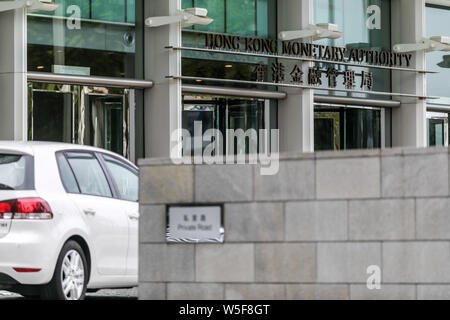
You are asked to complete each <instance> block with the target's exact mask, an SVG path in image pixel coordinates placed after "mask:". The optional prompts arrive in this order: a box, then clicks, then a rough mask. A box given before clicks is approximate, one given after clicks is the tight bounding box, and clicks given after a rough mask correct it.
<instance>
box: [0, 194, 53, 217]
mask: <svg viewBox="0 0 450 320" xmlns="http://www.w3.org/2000/svg"><path fill="white" fill-rule="evenodd" d="M11 219H14V220H50V219H53V213H52V210H51V209H50V206H49V205H48V203H47V202H46V201H45V200H43V199H41V198H24V199H14V200H7V201H1V202H0V220H11Z"/></svg>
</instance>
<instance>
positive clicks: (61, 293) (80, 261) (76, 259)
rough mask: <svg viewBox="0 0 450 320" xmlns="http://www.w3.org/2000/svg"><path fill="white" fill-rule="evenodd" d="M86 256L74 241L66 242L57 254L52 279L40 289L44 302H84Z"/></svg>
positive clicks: (86, 276) (86, 273) (87, 275)
mask: <svg viewBox="0 0 450 320" xmlns="http://www.w3.org/2000/svg"><path fill="white" fill-rule="evenodd" d="M88 272H89V270H88V266H87V260H86V256H85V254H84V251H83V249H82V248H81V246H80V245H79V244H78V243H77V242H75V241H68V242H67V243H66V244H65V245H64V247H63V248H62V250H61V253H60V254H59V257H58V261H57V263H56V267H55V272H54V274H53V278H52V280H51V281H50V283H49V284H47V285H45V286H43V287H42V288H41V298H42V299H44V300H84V298H85V296H86V290H87V282H88V278H89V274H88Z"/></svg>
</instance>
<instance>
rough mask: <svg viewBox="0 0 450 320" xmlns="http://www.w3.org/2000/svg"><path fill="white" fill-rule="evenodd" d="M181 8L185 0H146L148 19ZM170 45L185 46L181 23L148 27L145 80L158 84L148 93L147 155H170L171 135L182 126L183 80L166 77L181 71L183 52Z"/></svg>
mask: <svg viewBox="0 0 450 320" xmlns="http://www.w3.org/2000/svg"><path fill="white" fill-rule="evenodd" d="M180 9H181V0H150V1H144V12H145V15H144V17H145V18H148V17H155V16H169V15H174V14H176V13H177V10H180ZM169 45H172V46H179V45H181V25H180V24H172V25H168V26H161V27H157V28H149V27H145V32H144V47H145V63H144V64H145V79H146V80H152V81H154V83H155V86H154V87H153V88H152V89H147V90H146V92H145V111H144V118H145V129H144V131H145V155H146V157H152V158H154V157H169V156H170V154H171V149H172V147H173V146H175V145H176V142H175V143H171V141H170V137H171V134H172V133H173V132H174V131H175V130H177V129H180V128H181V127H182V123H181V119H182V107H181V80H174V79H167V78H166V77H167V76H174V75H179V74H180V72H181V53H180V52H179V51H175V50H168V49H165V47H166V46H169ZM180 153H181V150H180Z"/></svg>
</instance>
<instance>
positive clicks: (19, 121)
mask: <svg viewBox="0 0 450 320" xmlns="http://www.w3.org/2000/svg"><path fill="white" fill-rule="evenodd" d="M0 30H1V32H0V43H1V45H2V49H1V51H2V54H0V92H1V95H0V140H25V139H26V138H27V74H26V72H27V47H26V46H27V17H26V10H25V9H17V10H13V11H7V12H0Z"/></svg>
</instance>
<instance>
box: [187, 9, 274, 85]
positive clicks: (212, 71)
mask: <svg viewBox="0 0 450 320" xmlns="http://www.w3.org/2000/svg"><path fill="white" fill-rule="evenodd" d="M182 5H183V8H189V7H193V6H195V7H203V8H206V9H208V16H210V17H211V18H213V19H214V21H213V22H212V23H211V24H210V25H208V26H195V27H190V28H186V29H184V32H183V45H185V46H190V47H204V44H205V38H204V33H203V32H214V33H221V34H234V35H240V36H249V37H262V38H270V39H276V38H277V26H276V25H277V23H276V22H277V16H276V12H277V3H276V1H275V0H183V2H182ZM242 50H244V48H242ZM261 62H262V63H263V64H264V67H265V68H266V70H270V68H269V64H270V63H272V62H275V59H268V58H261V57H243V56H237V55H219V54H210V53H201V52H191V51H183V60H182V70H183V75H184V76H194V77H195V76H197V77H205V78H219V79H239V80H253V81H254V80H256V79H255V75H254V70H255V68H256V66H257V65H258V64H259V63H261ZM265 76H266V77H267V79H269V72H266V75H265ZM186 82H187V81H186ZM192 83H194V84H198V83H195V82H192ZM202 84H209V83H202ZM211 84H212V85H217V83H211ZM226 86H236V85H234V84H226ZM239 87H247V88H251V87H252V85H242V84H241V85H239ZM253 87H254V86H253Z"/></svg>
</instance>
